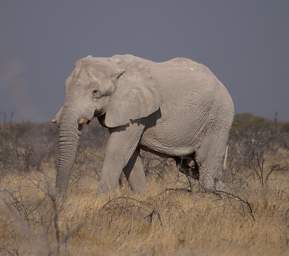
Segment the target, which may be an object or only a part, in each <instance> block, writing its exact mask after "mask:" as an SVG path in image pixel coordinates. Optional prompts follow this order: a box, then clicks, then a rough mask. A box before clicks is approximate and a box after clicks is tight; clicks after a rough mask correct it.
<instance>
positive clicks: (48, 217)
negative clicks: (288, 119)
mask: <svg viewBox="0 0 289 256" xmlns="http://www.w3.org/2000/svg"><path fill="white" fill-rule="evenodd" d="M45 170H46V171H45V172H43V173H41V172H36V171H35V172H31V173H28V174H21V175H20V174H11V175H7V176H6V177H4V178H2V180H1V183H0V186H1V200H0V201H1V203H0V255H3V256H4V255H56V252H57V241H56V237H55V227H54V225H53V223H54V218H55V213H56V212H55V211H57V217H58V224H59V227H58V228H59V235H60V240H59V241H60V255H120V256H121V255H179V256H186V255H196V256H202V255H204V256H205V255H222V256H226V255H229V256H234V255H238V256H239V255H256V256H257V255H262V256H266V255H270V256H271V255H284V256H285V255H288V254H289V247H288V239H289V200H288V199H289V187H288V184H289V176H288V173H287V172H275V173H273V174H272V177H271V179H270V181H269V182H268V184H267V185H266V186H265V187H264V186H260V182H259V181H258V179H257V178H256V177H254V176H252V177H250V178H249V179H248V180H247V183H246V184H245V185H244V186H243V187H242V188H241V189H240V187H239V188H238V190H236V191H233V190H234V188H232V187H231V188H230V190H231V192H233V193H236V195H237V196H238V197H236V196H231V195H229V194H225V193H219V194H212V193H211V194H210V193H204V192H203V191H202V190H201V189H200V188H199V186H198V184H197V183H194V184H193V186H192V188H193V191H192V192H190V191H188V185H187V181H186V179H185V178H184V177H183V176H179V175H177V173H176V170H174V169H173V168H171V167H170V168H168V170H167V175H166V176H165V177H164V178H163V179H161V180H160V179H156V178H154V177H151V178H150V179H149V182H148V189H147V192H146V193H145V194H144V195H135V194H133V193H132V192H130V190H129V189H128V188H127V187H126V186H125V187H123V188H122V189H121V190H119V191H117V192H115V193H114V194H111V195H107V196H98V195H97V194H96V188H97V179H96V178H94V177H85V176H82V177H81V178H79V179H77V181H76V182H72V183H71V186H70V192H69V196H68V197H67V199H66V200H65V202H64V204H63V205H62V206H61V208H59V209H56V210H55V211H54V210H53V206H52V201H51V199H50V198H49V193H50V190H51V189H52V187H53V183H54V176H55V174H54V171H53V168H51V167H49V166H46V168H45ZM247 203H248V204H247ZM250 208H251V209H250ZM251 210H252V212H251Z"/></svg>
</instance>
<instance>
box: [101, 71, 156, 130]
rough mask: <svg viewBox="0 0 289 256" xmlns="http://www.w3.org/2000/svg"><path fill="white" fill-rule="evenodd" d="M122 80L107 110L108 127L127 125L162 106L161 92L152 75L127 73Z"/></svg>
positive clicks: (106, 120) (106, 121) (106, 123)
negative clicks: (144, 75) (143, 75)
mask: <svg viewBox="0 0 289 256" xmlns="http://www.w3.org/2000/svg"><path fill="white" fill-rule="evenodd" d="M121 80H122V81H121V82H119V84H118V85H117V89H116V91H115V92H114V94H113V95H112V97H111V99H110V103H109V105H108V107H107V110H106V115H105V125H106V126H107V127H117V126H123V125H127V124H129V123H130V122H131V121H133V120H137V119H140V118H144V117H147V116H149V115H151V114H152V113H154V112H156V111H157V110H158V109H159V108H160V102H161V99H160V94H159V91H158V89H157V88H156V86H155V83H154V81H153V80H152V78H151V77H142V75H140V73H139V75H136V74H133V75H130V74H125V75H124V77H123V78H122V79H121Z"/></svg>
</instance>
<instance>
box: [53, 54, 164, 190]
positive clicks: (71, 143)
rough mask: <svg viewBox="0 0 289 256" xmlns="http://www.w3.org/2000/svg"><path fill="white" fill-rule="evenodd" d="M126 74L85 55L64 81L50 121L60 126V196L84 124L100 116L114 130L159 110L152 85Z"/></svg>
mask: <svg viewBox="0 0 289 256" xmlns="http://www.w3.org/2000/svg"><path fill="white" fill-rule="evenodd" d="M125 73H126V70H125V69H124V68H122V65H119V63H118V62H117V61H115V59H113V58H94V57H90V56H88V57H86V58H83V59H80V60H79V61H78V62H77V63H76V65H75V68H74V70H73V71H72V73H71V74H70V76H69V77H68V78H67V80H66V84H65V101H64V104H63V106H62V108H61V109H60V111H59V112H58V113H57V114H56V116H55V119H54V120H53V121H54V122H57V123H58V125H59V137H58V148H57V149H58V152H57V162H56V164H57V177H56V188H57V191H58V192H60V193H61V194H63V193H65V191H66V189H67V186H68V180H69V176H70V171H71V168H72V165H73V163H74V160H75V155H76V151H77V146H78V141H79V136H80V131H81V128H82V126H83V125H84V124H87V123H89V122H90V121H91V120H92V119H93V118H94V117H95V116H102V117H103V119H104V123H105V126H106V127H117V126H122V125H127V124H128V123H129V122H130V120H133V119H139V118H142V117H146V116H148V115H150V114H151V113H153V112H155V111H156V110H158V108H159V104H160V100H159V94H158V92H157V91H156V89H155V87H154V86H153V83H147V84H148V86H140V84H143V83H139V81H138V80H139V79H140V78H139V77H138V76H136V75H129V74H128V75H126V74H125ZM128 73H131V72H128ZM137 77H138V78H137ZM121 80H123V81H124V82H121ZM131 80H134V81H131Z"/></svg>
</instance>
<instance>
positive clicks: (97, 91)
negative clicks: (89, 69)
mask: <svg viewBox="0 0 289 256" xmlns="http://www.w3.org/2000/svg"><path fill="white" fill-rule="evenodd" d="M92 96H93V97H94V98H99V97H101V93H100V91H99V90H96V89H95V90H93V91H92Z"/></svg>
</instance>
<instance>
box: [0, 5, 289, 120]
mask: <svg viewBox="0 0 289 256" xmlns="http://www.w3.org/2000/svg"><path fill="white" fill-rule="evenodd" d="M125 53H130V54H134V55H137V56H141V57H144V58H148V59H152V60H155V61H164V60H167V59H169V58H172V57H177V56H179V57H187V58H191V59H193V60H195V61H198V62H201V63H203V64H205V65H207V66H208V67H209V68H210V69H211V70H212V71H213V72H214V73H215V74H216V75H217V77H218V78H219V79H220V80H221V81H222V82H223V83H224V84H225V85H226V87H227V88H228V90H229V91H230V93H231V95H232V97H233V100H234V103H235V107H236V112H238V113H240V112H250V113H253V114H257V115H261V116H264V117H267V118H273V117H274V113H275V112H278V117H279V119H280V120H287V121H289V81H288V75H289V0H278V1H273V0H234V1H232V0H231V1H230V0H218V1H216V0H190V1H189V0H174V1H173V0H145V1H140V0H119V1H117V0H114V1H112V0H94V1H93V0H82V1H79V0H49V1H45V0H25V1H20V0H18V1H16V0H0V122H1V119H3V118H4V114H3V113H6V116H7V117H6V118H8V116H10V115H11V113H14V117H13V119H15V120H32V121H37V122H45V121H48V120H49V119H50V118H51V117H52V116H53V115H54V113H55V112H56V111H57V109H58V108H59V106H61V104H62V102H63V99H64V81H65V79H66V77H67V76H68V75H69V73H70V72H71V71H72V69H73V66H74V63H75V62H76V60H77V59H79V58H81V57H85V56H87V55H93V56H99V57H100V56H112V55H114V54H125Z"/></svg>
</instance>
